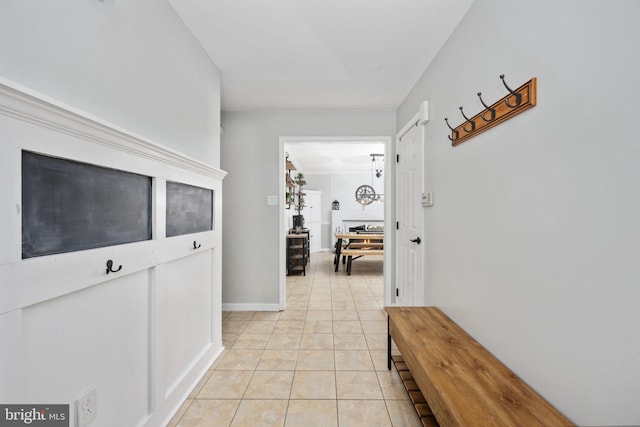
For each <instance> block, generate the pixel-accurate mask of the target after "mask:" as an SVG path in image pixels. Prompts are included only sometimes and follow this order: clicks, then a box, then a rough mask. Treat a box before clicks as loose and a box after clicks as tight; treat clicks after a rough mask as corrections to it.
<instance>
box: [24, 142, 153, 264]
mask: <svg viewBox="0 0 640 427" xmlns="http://www.w3.org/2000/svg"><path fill="white" fill-rule="evenodd" d="M149 239H151V178H150V177H148V176H143V175H137V174H133V173H130V172H124V171H120V170H115V169H108V168H104V167H100V166H95V165H90V164H87V163H80V162H76V161H72V160H66V159H59V158H55V157H49V156H43V155H41V154H36V153H31V152H28V151H23V152H22V258H31V257H37V256H42V255H50V254H57V253H63V252H72V251H78V250H83V249H92V248H99V247H103V246H112V245H119V244H122V243H130V242H138V241H141V240H149Z"/></svg>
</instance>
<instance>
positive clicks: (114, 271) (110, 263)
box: [107, 260, 122, 274]
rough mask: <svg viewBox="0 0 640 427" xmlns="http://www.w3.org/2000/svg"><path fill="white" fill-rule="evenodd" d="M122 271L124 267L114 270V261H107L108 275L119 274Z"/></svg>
mask: <svg viewBox="0 0 640 427" xmlns="http://www.w3.org/2000/svg"><path fill="white" fill-rule="evenodd" d="M120 270H122V266H120V267H118V269H117V270H114V269H113V261H112V260H107V274H109V273H117V272H118V271H120Z"/></svg>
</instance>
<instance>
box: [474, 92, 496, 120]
mask: <svg viewBox="0 0 640 427" xmlns="http://www.w3.org/2000/svg"><path fill="white" fill-rule="evenodd" d="M478 98H480V102H481V103H482V105H483V106H484V108H486V109H487V110H489V112H490V113H491V118H490V119H486V118H485V117H484V112H483V113H482V114H480V117H482V120H484V121H485V122H490V121H491V120H493V119H495V118H496V109H495V108H491V107H489V106H488V105H487V104H485V103H484V101H483V100H482V92H478Z"/></svg>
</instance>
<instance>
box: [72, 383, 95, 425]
mask: <svg viewBox="0 0 640 427" xmlns="http://www.w3.org/2000/svg"><path fill="white" fill-rule="evenodd" d="M97 408H98V401H97V400H96V389H95V388H92V389H90V390H88V391H86V392H85V393H84V394H83V395H82V396H80V398H79V399H78V400H76V426H77V427H85V426H87V425H89V423H90V422H91V421H93V420H95V419H96V413H97Z"/></svg>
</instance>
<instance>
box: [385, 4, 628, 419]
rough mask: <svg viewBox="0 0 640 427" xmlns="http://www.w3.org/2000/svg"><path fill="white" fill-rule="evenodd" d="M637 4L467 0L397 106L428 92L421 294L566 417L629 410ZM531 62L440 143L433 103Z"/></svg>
mask: <svg viewBox="0 0 640 427" xmlns="http://www.w3.org/2000/svg"><path fill="white" fill-rule="evenodd" d="M638 18H640V3H639V2H636V1H630V0H616V1H610V2H603V1H562V2H557V1H552V0H545V1H541V2H536V4H535V6H532V5H531V4H530V3H526V2H513V1H509V0H476V1H475V2H474V4H473V5H472V6H471V9H470V10H469V12H468V14H467V16H466V17H465V19H464V20H463V21H462V23H461V24H460V26H459V27H458V28H457V29H456V30H455V31H454V33H453V34H452V36H451V37H450V39H449V41H448V42H447V43H446V45H445V46H444V48H443V49H442V50H441V52H440V53H439V55H438V56H437V58H436V60H435V61H434V62H433V64H432V65H431V66H430V67H429V68H428V69H427V70H426V72H425V74H424V76H423V77H422V78H421V79H420V81H419V82H418V83H417V85H416V86H415V88H414V89H413V90H412V91H411V93H410V94H409V96H408V97H407V99H406V100H405V101H404V102H403V104H402V105H401V106H400V108H399V109H398V115H397V117H398V126H402V125H404V124H405V123H406V122H407V120H408V119H409V118H410V117H411V116H412V115H413V114H415V112H416V111H417V109H418V105H419V104H420V102H421V101H422V100H423V99H429V100H430V101H431V121H430V122H429V124H428V125H427V126H426V128H425V131H426V145H425V162H426V177H425V183H426V187H427V189H429V190H433V192H434V200H435V205H434V207H433V208H430V209H426V210H425V241H426V248H425V249H426V250H425V265H426V268H425V273H426V276H425V295H426V302H427V304H428V305H438V306H440V307H442V308H443V309H444V311H445V312H446V313H448V314H449V315H450V316H451V317H452V318H453V319H454V320H456V321H457V322H459V323H460V324H461V325H462V326H463V327H464V328H465V329H467V330H468V331H469V332H470V333H471V334H472V335H473V336H474V337H476V338H477V339H478V340H479V341H480V342H481V343H482V344H484V345H485V346H486V347H487V348H488V349H489V350H490V351H491V352H493V353H494V354H495V355H496V356H497V357H498V358H500V359H501V360H503V361H504V362H505V363H506V364H507V365H508V366H509V367H511V368H512V369H513V370H515V372H516V373H517V374H519V375H520V376H522V377H523V378H524V380H525V381H527V382H528V383H529V384H531V385H532V386H533V387H534V388H535V389H536V390H538V391H539V392H541V393H542V394H543V395H544V396H545V397H546V398H547V399H549V400H550V401H551V402H552V403H553V404H554V405H556V406H557V407H558V408H559V409H560V410H561V411H562V412H564V413H565V414H566V415H567V416H568V417H569V418H571V419H572V421H574V422H576V423H578V424H579V425H630V424H633V425H638V424H640V407H639V406H638V404H637V397H638V396H639V395H640V339H638V333H637V331H636V325H638V324H640V310H638V301H640V286H638V284H639V283H640V263H639V262H638V260H639V255H640V226H639V225H638V218H640V199H639V198H638V194H639V191H638V188H639V187H638V185H639V183H640V168H639V167H638V165H640V149H639V146H638V139H637V138H636V137H634V136H633V130H632V128H633V126H635V123H636V122H637V117H636V116H637V102H636V100H637V99H638V97H639V96H640V86H638V85H637V84H636V81H637V77H638V75H639V74H640V57H639V56H638V55H637V42H636V41H637V40H640V27H638V25H637V24H636V21H637V20H638ZM503 73H504V74H506V80H507V82H508V83H510V84H511V85H512V87H517V86H519V85H520V84H522V83H524V82H525V81H527V80H529V79H530V78H531V77H533V76H537V77H538V105H537V106H536V107H535V108H533V109H531V110H529V111H527V112H525V113H523V114H521V115H519V116H517V117H516V118H514V119H511V120H509V121H508V122H506V123H504V124H501V125H500V126H498V127H496V128H494V129H491V130H489V131H487V132H485V133H482V134H481V135H479V136H477V137H475V138H473V139H471V140H469V141H467V142H465V143H463V144H462V145H460V146H458V147H456V148H452V147H451V145H450V143H449V141H448V139H447V135H448V129H447V127H446V124H445V122H444V117H449V119H450V122H451V123H452V124H455V125H457V124H459V123H460V122H461V121H462V120H461V116H460V113H459V111H458V107H459V106H460V105H463V106H464V107H465V112H466V113H467V114H468V115H472V114H475V113H476V112H478V111H480V110H481V108H482V107H481V105H480V103H479V101H478V99H477V96H476V93H477V92H478V91H482V93H483V98H484V99H485V100H486V101H491V102H493V101H495V100H497V99H499V98H501V97H502V96H503V95H504V94H505V93H506V91H505V89H504V87H503V86H502V83H501V81H500V80H499V78H498V76H499V75H500V74H503Z"/></svg>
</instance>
